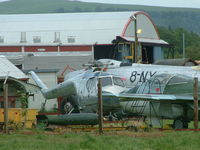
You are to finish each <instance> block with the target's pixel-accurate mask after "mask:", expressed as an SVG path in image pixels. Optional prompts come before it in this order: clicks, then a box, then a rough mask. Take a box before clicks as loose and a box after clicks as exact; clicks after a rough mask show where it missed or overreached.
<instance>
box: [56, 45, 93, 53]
mask: <svg viewBox="0 0 200 150" xmlns="http://www.w3.org/2000/svg"><path fill="white" fill-rule="evenodd" d="M60 51H61V52H63V51H92V46H61V47H60Z"/></svg>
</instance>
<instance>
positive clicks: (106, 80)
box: [101, 77, 112, 87]
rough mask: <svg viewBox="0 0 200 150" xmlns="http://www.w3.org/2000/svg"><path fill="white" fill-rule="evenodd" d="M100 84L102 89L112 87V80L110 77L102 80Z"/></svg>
mask: <svg viewBox="0 0 200 150" xmlns="http://www.w3.org/2000/svg"><path fill="white" fill-rule="evenodd" d="M101 83H102V87H104V86H108V85H112V79H111V77H105V78H102V80H101Z"/></svg>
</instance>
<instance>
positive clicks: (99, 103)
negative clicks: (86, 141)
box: [98, 78, 103, 134]
mask: <svg viewBox="0 0 200 150" xmlns="http://www.w3.org/2000/svg"><path fill="white" fill-rule="evenodd" d="M98 106H99V107H98V114H99V134H102V133H103V105H102V84H101V78H99V79H98Z"/></svg>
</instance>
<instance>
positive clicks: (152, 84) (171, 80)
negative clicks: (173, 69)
mask: <svg viewBox="0 0 200 150" xmlns="http://www.w3.org/2000/svg"><path fill="white" fill-rule="evenodd" d="M192 90H193V78H192V77H189V76H186V75H182V74H165V73H163V74H158V75H155V76H153V77H152V78H150V79H149V80H148V81H147V82H144V83H142V84H141V85H136V86H135V87H134V88H132V89H130V90H129V91H127V93H138V94H150V93H151V94H184V93H185V94H186V93H187V94H189V93H190V94H191V93H193V91H192Z"/></svg>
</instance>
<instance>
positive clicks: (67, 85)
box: [29, 71, 76, 99]
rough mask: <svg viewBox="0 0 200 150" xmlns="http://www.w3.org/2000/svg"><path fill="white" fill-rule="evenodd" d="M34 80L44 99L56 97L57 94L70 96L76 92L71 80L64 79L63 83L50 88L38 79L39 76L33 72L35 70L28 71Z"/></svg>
mask: <svg viewBox="0 0 200 150" xmlns="http://www.w3.org/2000/svg"><path fill="white" fill-rule="evenodd" d="M29 73H30V74H31V76H32V78H33V80H34V81H35V82H36V84H37V85H38V86H39V87H40V89H41V92H42V94H43V96H44V97H45V98H46V99H52V98H57V97H59V96H61V97H62V96H70V95H73V94H76V88H75V85H74V83H73V82H71V81H65V82H63V83H60V84H57V85H55V86H54V87H52V88H47V86H46V85H45V84H44V83H43V82H42V81H41V80H40V79H39V77H38V76H37V75H36V74H35V72H33V71H30V72H29Z"/></svg>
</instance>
